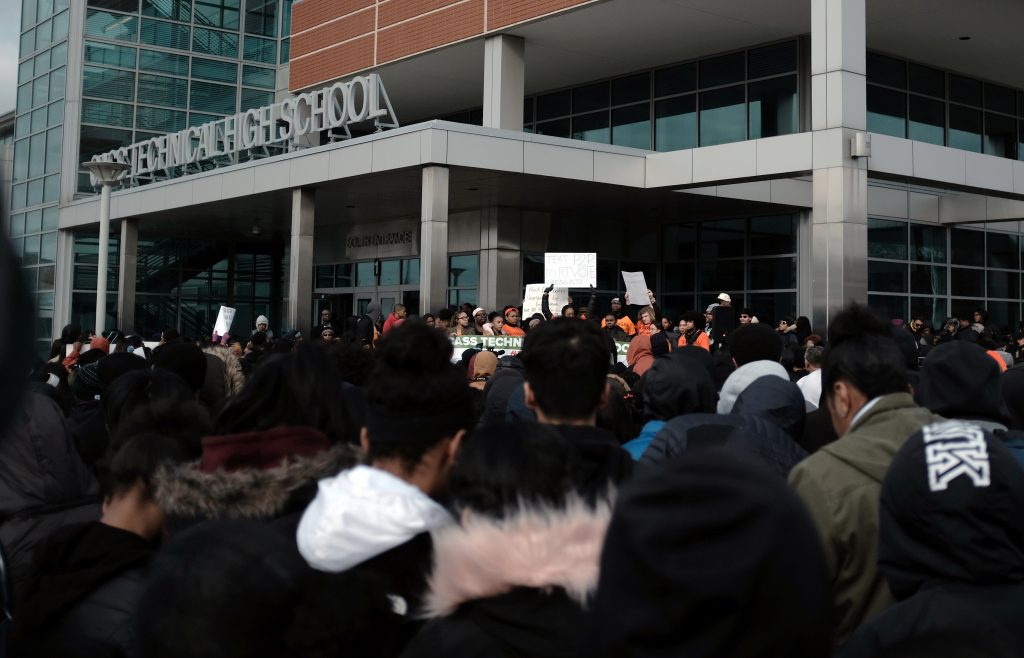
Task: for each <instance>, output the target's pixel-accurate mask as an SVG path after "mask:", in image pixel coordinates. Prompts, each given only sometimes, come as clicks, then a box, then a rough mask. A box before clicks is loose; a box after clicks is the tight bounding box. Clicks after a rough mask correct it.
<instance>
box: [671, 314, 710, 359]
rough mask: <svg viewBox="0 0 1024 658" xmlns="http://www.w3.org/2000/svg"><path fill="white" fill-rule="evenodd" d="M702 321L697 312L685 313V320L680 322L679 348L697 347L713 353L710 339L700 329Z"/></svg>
mask: <svg viewBox="0 0 1024 658" xmlns="http://www.w3.org/2000/svg"><path fill="white" fill-rule="evenodd" d="M701 319H702V318H701V315H700V313H698V312H697V311H687V312H686V313H683V318H682V319H681V320H680V321H679V347H686V346H687V345H696V346H697V347H701V348H703V349H705V350H707V351H709V352H710V351H711V341H710V340H709V339H708V335H707V334H706V333H704V332H703V331H702V330H701V329H700V327H698V324H699V323H700V321H701Z"/></svg>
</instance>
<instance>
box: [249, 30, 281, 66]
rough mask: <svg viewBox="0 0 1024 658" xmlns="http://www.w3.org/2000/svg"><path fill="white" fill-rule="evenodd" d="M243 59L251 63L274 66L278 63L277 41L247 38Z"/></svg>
mask: <svg viewBox="0 0 1024 658" xmlns="http://www.w3.org/2000/svg"><path fill="white" fill-rule="evenodd" d="M242 58H243V59H245V60H248V61H250V62H260V63H262V64H273V63H275V62H277V41H275V40H273V39H260V38H259V37H252V36H246V37H245V48H244V52H243V54H242Z"/></svg>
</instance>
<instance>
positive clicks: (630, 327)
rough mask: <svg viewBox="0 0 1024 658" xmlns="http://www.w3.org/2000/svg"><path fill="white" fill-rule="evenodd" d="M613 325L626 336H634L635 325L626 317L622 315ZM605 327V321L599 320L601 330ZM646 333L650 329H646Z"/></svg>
mask: <svg viewBox="0 0 1024 658" xmlns="http://www.w3.org/2000/svg"><path fill="white" fill-rule="evenodd" d="M615 324H617V325H619V329H622V330H623V331H625V332H626V335H627V336H633V335H636V325H635V324H633V321H632V320H630V319H629V318H628V317H627V316H625V315H623V316H622V317H621V318H619V319H618V320H616V322H615ZM606 326H607V324H606V323H605V321H604V320H601V328H602V329H603V328H604V327H606ZM647 333H648V334H649V333H650V329H648V332H647Z"/></svg>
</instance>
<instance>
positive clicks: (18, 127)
mask: <svg viewBox="0 0 1024 658" xmlns="http://www.w3.org/2000/svg"><path fill="white" fill-rule="evenodd" d="M31 117H32V115H31V114H22V115H21V116H19V117H18V119H17V121H16V122H15V124H14V126H15V127H14V134H15V135H16V136H17V137H26V136H28V134H29V133H31V132H35V131H34V130H32V127H31V124H30V121H31Z"/></svg>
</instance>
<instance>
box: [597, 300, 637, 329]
mask: <svg viewBox="0 0 1024 658" xmlns="http://www.w3.org/2000/svg"><path fill="white" fill-rule="evenodd" d="M611 313H614V314H615V317H616V318H618V320H616V321H615V324H617V325H619V329H622V330H623V331H624V332H626V335H627V336H633V335H635V334H636V325H634V324H633V321H632V320H630V319H629V316H628V315H626V313H625V312H624V311H623V310H622V302H621V301H620V300H619V298H618V297H616V298H615V299H613V300H612V310H611ZM607 322H608V320H607V318H606V319H604V320H602V321H601V327H602V328H604V326H605V324H606V323H607Z"/></svg>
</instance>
